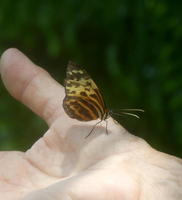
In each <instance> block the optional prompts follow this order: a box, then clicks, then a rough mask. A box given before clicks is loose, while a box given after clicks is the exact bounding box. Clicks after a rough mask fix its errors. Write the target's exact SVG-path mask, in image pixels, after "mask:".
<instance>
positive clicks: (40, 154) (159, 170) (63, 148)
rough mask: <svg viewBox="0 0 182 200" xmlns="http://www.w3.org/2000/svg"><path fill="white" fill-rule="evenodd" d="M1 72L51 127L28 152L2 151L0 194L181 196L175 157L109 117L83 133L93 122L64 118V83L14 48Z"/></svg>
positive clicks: (25, 197)
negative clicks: (106, 129) (133, 133)
mask: <svg viewBox="0 0 182 200" xmlns="http://www.w3.org/2000/svg"><path fill="white" fill-rule="evenodd" d="M60 67H61V66H60ZM0 73H1V77H2V81H3V83H4V85H5V87H6V88H7V90H8V91H9V93H10V94H11V95H12V96H13V97H14V98H16V99H17V100H18V101H20V102H21V103H23V104H25V105H26V106H27V107H28V108H30V109H31V110H32V111H33V112H34V113H35V114H37V115H39V116H40V117H41V118H43V119H44V120H45V121H46V123H47V124H48V127H49V128H48V130H47V132H46V133H45V134H40V139H39V140H38V141H37V142H36V143H35V144H33V145H32V147H31V148H30V149H28V150H27V151H26V152H18V151H9V152H1V153H0V200H156V199H157V200H158V199H159V200H181V199H182V160H181V159H180V158H177V157H174V156H171V155H168V154H165V153H161V152H159V151H157V150H155V149H153V148H152V147H151V146H150V145H149V144H148V143H147V142H146V141H144V140H143V139H141V138H138V137H136V136H134V135H132V134H130V133H129V132H127V131H126V130H125V129H124V128H123V127H122V126H121V125H119V124H117V123H116V122H114V121H113V119H112V118H109V119H108V131H109V135H106V134H105V132H106V131H105V122H102V123H101V124H100V125H98V126H97V128H96V129H95V130H94V133H92V134H91V135H90V136H89V137H88V138H86V139H85V136H86V135H87V134H88V133H89V131H90V129H91V128H92V126H93V125H94V124H95V123H96V122H97V121H91V122H79V121H77V120H74V119H71V118H69V117H68V116H67V114H66V113H65V112H64V110H63V108H62V100H63V98H64V96H65V93H64V88H63V87H62V86H61V85H60V84H59V83H58V82H56V81H55V80H54V79H53V78H52V77H51V76H50V75H49V74H48V73H47V72H46V71H45V70H43V69H42V68H40V67H38V66H36V65H35V64H34V63H32V62H31V61H30V60H29V59H28V58H27V57H26V56H25V55H23V54H22V53H21V52H20V51H18V50H17V49H8V50H7V51H5V52H4V53H3V55H2V57H1V61H0ZM24 123H28V122H24ZM166 134H170V133H166ZM171 142H172V141H171Z"/></svg>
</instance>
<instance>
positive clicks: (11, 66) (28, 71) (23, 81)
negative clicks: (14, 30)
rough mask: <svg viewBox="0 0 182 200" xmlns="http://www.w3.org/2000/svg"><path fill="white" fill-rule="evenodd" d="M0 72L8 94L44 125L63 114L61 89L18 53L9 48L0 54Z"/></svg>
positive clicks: (62, 90)
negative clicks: (39, 118)
mask: <svg viewBox="0 0 182 200" xmlns="http://www.w3.org/2000/svg"><path fill="white" fill-rule="evenodd" d="M0 73H1V77H2V80H3V82H4V85H5V87H6V88H7V90H8V91H9V92H10V94H11V95H12V96H13V97H15V98H16V99H18V100H19V101H21V102H22V103H24V104H25V105H26V106H28V107H29V108H30V109H31V110H32V111H33V112H35V113H36V114H38V115H39V116H41V117H42V118H43V119H45V120H46V122H47V123H48V124H51V123H52V122H53V121H54V120H55V119H56V118H57V117H58V116H60V115H61V114H64V112H63V108H62V99H63V97H64V89H63V87H62V86H61V85H60V84H59V83H57V82H56V81H55V80H54V79H53V78H52V77H51V76H50V75H49V74H48V73H47V72H46V71H45V70H44V69H42V68H40V67H38V66H36V65H35V64H34V63H32V62H31V61H30V60H29V59H28V58H27V57H26V56H25V55H24V54H23V53H21V52H20V51H19V50H17V49H14V48H11V49H8V50H6V51H5V52H4V53H3V55H2V56H1V60H0Z"/></svg>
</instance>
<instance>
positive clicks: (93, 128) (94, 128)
mask: <svg viewBox="0 0 182 200" xmlns="http://www.w3.org/2000/svg"><path fill="white" fill-rule="evenodd" d="M101 121H102V120H100V121H99V122H97V123H96V124H95V125H94V126H93V127H92V129H91V131H90V132H89V134H88V135H87V136H86V137H85V138H87V137H88V136H89V135H90V134H91V133H92V132H93V130H94V129H95V127H96V126H97V125H98V124H99V123H101Z"/></svg>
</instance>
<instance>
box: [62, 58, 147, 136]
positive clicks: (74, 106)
mask: <svg viewBox="0 0 182 200" xmlns="http://www.w3.org/2000/svg"><path fill="white" fill-rule="evenodd" d="M65 93H66V96H65V98H64V100H63V108H64V110H65V112H66V113H67V114H68V116H69V117H71V118H74V119H77V120H79V121H91V120H96V119H100V121H99V122H98V123H100V122H101V121H103V120H106V119H107V118H108V117H109V116H110V115H111V114H117V115H120V114H128V115H132V116H135V117H138V116H137V115H135V114H133V113H128V112H121V113H114V112H113V111H109V110H108V109H107V107H106V104H105V102H104V99H103V96H102V94H101V92H100V90H99V89H98V87H97V85H96V84H95V82H94V81H93V80H92V79H91V77H90V76H89V75H88V73H87V72H86V71H85V70H84V69H81V68H80V66H79V65H77V64H75V63H73V62H71V61H69V63H68V66H67V72H66V79H65ZM126 110H132V111H143V110H140V109H125V111H126ZM123 111H124V109H123ZM98 123H96V124H95V126H96V125H97V124H98ZM95 126H94V127H93V128H92V130H91V131H90V133H89V134H88V136H89V135H90V134H91V132H92V131H93V129H94V128H95ZM106 132H107V121H106ZM88 136H87V137H88Z"/></svg>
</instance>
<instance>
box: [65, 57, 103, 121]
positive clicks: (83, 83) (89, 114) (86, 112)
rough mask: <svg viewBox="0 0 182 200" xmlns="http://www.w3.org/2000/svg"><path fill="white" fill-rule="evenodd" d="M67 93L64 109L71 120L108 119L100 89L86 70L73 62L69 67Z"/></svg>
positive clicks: (66, 83)
mask: <svg viewBox="0 0 182 200" xmlns="http://www.w3.org/2000/svg"><path fill="white" fill-rule="evenodd" d="M65 92H66V96H65V98H64V100H63V107H64V110H65V112H66V113H67V114H68V115H69V116H70V117H71V118H75V119H77V120H80V121H91V120H95V119H98V118H100V119H101V120H104V119H106V118H107V109H106V106H105V103H104V100H103V97H102V95H101V93H100V91H99V89H98V87H97V86H96V84H95V83H94V81H93V80H92V79H91V77H90V76H89V75H88V74H87V72H86V71H85V70H83V69H81V68H80V67H79V66H78V65H77V64H75V63H73V62H71V61H70V62H69V63H68V66H67V77H66V80H65Z"/></svg>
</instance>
